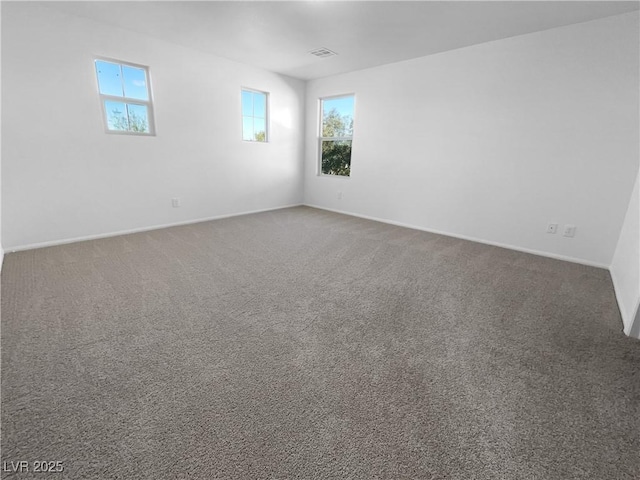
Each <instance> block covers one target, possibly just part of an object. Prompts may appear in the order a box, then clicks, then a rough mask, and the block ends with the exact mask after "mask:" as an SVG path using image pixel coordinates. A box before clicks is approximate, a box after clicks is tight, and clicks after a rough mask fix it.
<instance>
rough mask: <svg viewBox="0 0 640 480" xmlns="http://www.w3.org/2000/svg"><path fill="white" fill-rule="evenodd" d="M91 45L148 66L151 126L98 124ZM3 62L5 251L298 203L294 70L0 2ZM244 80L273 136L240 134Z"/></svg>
mask: <svg viewBox="0 0 640 480" xmlns="http://www.w3.org/2000/svg"><path fill="white" fill-rule="evenodd" d="M94 55H99V56H106V57H111V58H115V59H121V60H125V61H129V62H133V63H139V64H144V65H149V66H150V72H151V83H152V88H153V96H154V106H155V114H156V117H155V120H156V130H157V136H155V137H136V136H125V135H113V134H105V133H104V127H103V122H102V118H101V110H100V103H99V100H98V95H97V86H96V79H95V72H94V67H93V58H94ZM2 62H3V69H2V107H3V109H2V140H3V141H2V169H3V175H2V196H3V201H2V209H3V215H2V222H3V227H4V228H3V229H2V230H3V245H4V247H5V249H6V250H11V249H14V248H16V247H24V246H28V245H33V244H40V243H43V242H57V241H60V240H66V239H73V238H78V237H85V236H92V235H101V234H106V233H112V232H118V231H123V230H130V229H138V228H145V227H151V226H155V225H163V224H170V223H176V222H181V221H188V220H193V219H199V218H208V217H215V216H221V215H226V214H233V213H240V212H247V211H254V210H262V209H269V208H276V207H281V206H285V205H291V204H299V203H301V202H302V168H303V166H302V155H303V147H302V146H303V138H302V130H301V129H302V125H303V123H304V118H303V111H304V88H305V84H304V82H302V81H299V80H294V79H291V78H288V77H284V76H281V75H278V74H274V73H272V72H268V71H265V70H261V69H258V68H254V67H250V66H247V65H243V64H239V63H235V62H231V61H228V60H225V59H222V58H218V57H214V56H211V55H208V54H205V53H200V52H197V51H194V50H189V49H185V48H182V47H179V46H177V45H173V44H170V43H166V42H163V41H160V40H157V39H154V38H151V37H147V36H144V35H139V34H137V33H134V32H131V31H127V30H122V29H119V28H115V27H111V26H108V25H106V24H102V23H97V22H93V21H90V20H87V19H83V18H80V17H75V16H68V15H65V14H62V13H59V12H57V11H55V10H52V9H49V8H47V7H46V6H42V5H38V4H33V3H17V2H16V3H13V2H11V3H6V2H4V3H3V5H2ZM241 86H245V87H251V88H255V89H259V90H265V91H268V92H270V93H271V139H272V141H271V143H269V144H253V143H243V142H242V141H241V138H242V136H241V119H240V89H241ZM172 197H180V198H181V199H182V207H181V208H175V209H174V208H172V207H171V200H170V199H171V198H172Z"/></svg>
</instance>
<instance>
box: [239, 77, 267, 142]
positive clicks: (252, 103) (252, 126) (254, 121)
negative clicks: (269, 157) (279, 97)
mask: <svg viewBox="0 0 640 480" xmlns="http://www.w3.org/2000/svg"><path fill="white" fill-rule="evenodd" d="M268 95H269V94H268V93H266V92H259V91H257V90H248V89H246V88H243V89H242V139H243V140H245V141H247V142H266V141H268V130H267V124H268V118H269V115H268V113H269V110H268V105H267V97H268Z"/></svg>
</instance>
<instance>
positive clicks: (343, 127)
mask: <svg viewBox="0 0 640 480" xmlns="http://www.w3.org/2000/svg"><path fill="white" fill-rule="evenodd" d="M353 107H354V97H353V95H349V96H344V97H334V98H327V99H322V100H321V111H322V125H321V132H320V145H321V147H320V159H321V160H320V171H321V173H322V174H324V175H339V176H346V177H348V176H350V175H351V143H352V139H353V110H354V109H353Z"/></svg>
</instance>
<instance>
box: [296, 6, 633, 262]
mask: <svg viewBox="0 0 640 480" xmlns="http://www.w3.org/2000/svg"><path fill="white" fill-rule="evenodd" d="M638 28H639V27H638V13H637V12H634V13H630V14H624V15H619V16H614V17H609V18H605V19H600V20H595V21H591V22H586V23H582V24H576V25H571V26H567V27H561V28H556V29H552V30H548V31H544V32H538V33H533V34H528V35H523V36H519V37H513V38H509V39H505V40H499V41H495V42H491V43H486V44H482V45H476V46H472V47H468V48H463V49H459V50H455V51H450V52H445V53H442V54H437V55H432V56H429V57H423V58H420V59H415V60H410V61H406V62H401V63H396V64H391V65H386V66H382V67H376V68H371V69H368V70H361V71H358V72H353V73H349V74H344V75H340V76H335V77H328V78H323V79H318V80H313V81H310V82H309V83H308V85H307V112H306V118H307V127H306V133H305V136H306V147H305V167H306V168H305V203H306V204H309V205H315V206H319V207H322V208H328V209H334V210H338V211H344V212H347V213H351V214H357V215H362V216H367V217H372V218H378V219H383V220H387V221H392V222H396V223H400V224H405V225H410V226H414V227H417V228H423V229H427V230H433V231H440V232H444V233H447V234H450V235H457V236H462V237H466V238H472V239H477V240H481V241H484V242H488V243H494V244H501V245H507V246H511V247H515V248H517V249H522V250H528V251H534V252H539V253H543V254H545V255H550V256H556V257H560V258H567V259H572V260H574V261H579V262H583V263H587V264H594V265H599V266H603V267H609V265H610V264H611V260H612V257H613V253H614V250H615V248H616V244H617V240H618V236H619V233H620V229H621V227H622V223H623V219H624V215H625V211H626V207H627V204H628V201H629V196H630V194H631V190H632V188H633V182H634V180H635V178H636V171H637V169H638V157H639V152H638V150H639V146H638V144H639V133H638V132H639V124H638V83H639V80H638ZM344 93H355V95H356V114H355V126H354V140H353V156H352V175H351V178H348V179H346V178H332V177H326V176H318V174H317V173H318V162H317V145H318V144H317V140H316V138H317V132H318V113H317V112H318V98H319V97H323V96H330V95H338V94H344ZM338 192H342V198H341V199H339V198H338ZM550 222H554V223H558V224H560V230H562V227H563V225H565V224H574V225H576V226H577V233H576V236H575V238H572V239H570V238H565V237H563V236H562V234H561V233H558V234H556V235H550V234H547V233H546V226H547V224H548V223H550Z"/></svg>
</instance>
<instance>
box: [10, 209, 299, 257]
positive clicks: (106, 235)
mask: <svg viewBox="0 0 640 480" xmlns="http://www.w3.org/2000/svg"><path fill="white" fill-rule="evenodd" d="M302 205H303V204H302V203H295V204H291V205H282V206H279V207H272V208H263V209H260V210H251V211H248V212H239V213H229V214H224V215H216V216H214V217H205V218H195V219H192V220H184V221H181V222H174V223H164V224H161V225H153V226H149V227H140V228H132V229H129V230H119V231H117V232H109V233H99V234H96V235H86V236H83V237H74V238H66V239H62V240H52V241H49V242H40V243H30V244H27V245H19V246H17V247H11V248H10V249H9V251H10V252H20V251H24V250H34V249H36V248H44V247H54V246H56V245H66V244H68V243H77V242H86V241H87V240H98V239H100V238H109V237H117V236H119V235H129V234H131V233H141V232H149V231H152V230H160V229H162V228H169V227H179V226H181V225H192V224H194V223H202V222H210V221H212V220H221V219H223V218H231V217H241V216H243V215H251V214H254V213H263V212H271V211H274V210H282V209H284V208H292V207H300V206H302Z"/></svg>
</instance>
